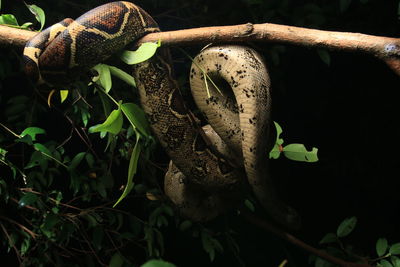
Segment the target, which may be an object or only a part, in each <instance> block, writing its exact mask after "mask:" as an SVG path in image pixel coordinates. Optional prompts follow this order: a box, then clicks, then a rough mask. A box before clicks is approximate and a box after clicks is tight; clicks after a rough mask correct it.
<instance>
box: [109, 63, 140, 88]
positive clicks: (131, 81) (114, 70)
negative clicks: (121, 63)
mask: <svg viewBox="0 0 400 267" xmlns="http://www.w3.org/2000/svg"><path fill="white" fill-rule="evenodd" d="M108 68H109V69H110V73H111V74H112V75H114V76H115V77H117V78H118V79H121V80H122V81H124V82H126V83H127V84H129V85H131V86H134V87H136V82H135V78H133V76H132V75H130V74H128V73H126V72H125V71H123V70H121V69H119V68H116V67H114V66H108Z"/></svg>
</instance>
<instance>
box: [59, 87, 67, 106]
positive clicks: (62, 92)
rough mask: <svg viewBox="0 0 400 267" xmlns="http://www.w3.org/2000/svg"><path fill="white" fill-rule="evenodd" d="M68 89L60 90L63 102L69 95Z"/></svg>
mask: <svg viewBox="0 0 400 267" xmlns="http://www.w3.org/2000/svg"><path fill="white" fill-rule="evenodd" d="M68 92H69V91H68V90H60V98H61V103H63V102H64V101H65V99H67V97H68Z"/></svg>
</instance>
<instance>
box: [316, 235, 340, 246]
mask: <svg viewBox="0 0 400 267" xmlns="http://www.w3.org/2000/svg"><path fill="white" fill-rule="evenodd" d="M337 241H338V239H337V236H336V234H334V233H327V234H326V235H325V236H324V237H323V238H322V239H321V241H319V243H320V244H321V245H322V244H329V243H334V242H337Z"/></svg>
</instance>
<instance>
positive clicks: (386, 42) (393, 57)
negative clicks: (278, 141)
mask: <svg viewBox="0 0 400 267" xmlns="http://www.w3.org/2000/svg"><path fill="white" fill-rule="evenodd" d="M35 34H36V33H35V32H31V31H26V30H20V29H15V28H10V27H6V26H1V25H0V45H3V46H17V47H23V46H24V45H25V43H26V42H27V41H28V40H29V39H30V38H32V37H33V36H34V35H35ZM158 40H161V42H162V44H163V45H164V46H173V45H175V46H178V45H180V46H187V45H196V44H208V43H221V42H223V43H243V42H269V43H282V44H291V45H298V46H304V47H312V48H324V49H329V50H339V51H348V52H361V53H366V54H370V55H372V56H375V57H377V58H379V59H381V60H383V61H384V62H385V63H386V64H388V66H389V67H390V68H391V69H392V70H393V71H394V72H396V74H397V75H400V59H399V57H400V39H398V38H390V37H382V36H374V35H367V34H361V33H350V32H335V31H323V30H315V29H307V28H300V27H293V26H286V25H278V24H270V23H264V24H251V23H247V24H241V25H233V26H215V27H202V28H195V29H185V30H178V31H169V32H159V33H151V34H148V35H146V36H145V37H143V38H142V39H140V40H139V41H138V43H139V44H140V43H143V42H155V41H158Z"/></svg>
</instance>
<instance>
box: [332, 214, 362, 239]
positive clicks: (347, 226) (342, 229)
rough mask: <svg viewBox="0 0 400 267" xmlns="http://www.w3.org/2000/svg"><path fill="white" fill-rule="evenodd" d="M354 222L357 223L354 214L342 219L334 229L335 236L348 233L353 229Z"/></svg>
mask: <svg viewBox="0 0 400 267" xmlns="http://www.w3.org/2000/svg"><path fill="white" fill-rule="evenodd" d="M356 224H357V218H356V217H354V216H353V217H350V218H346V219H344V220H343V222H342V223H341V224H340V225H339V227H338V229H337V231H336V234H337V236H338V237H345V236H347V235H349V234H350V233H351V232H352V231H353V230H354V228H355V226H356Z"/></svg>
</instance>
